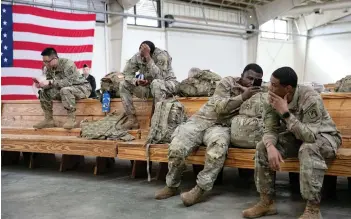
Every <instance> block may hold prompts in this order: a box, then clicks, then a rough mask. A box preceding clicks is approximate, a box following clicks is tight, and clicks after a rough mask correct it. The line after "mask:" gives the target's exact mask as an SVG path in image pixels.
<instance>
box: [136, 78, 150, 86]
mask: <svg viewBox="0 0 351 219" xmlns="http://www.w3.org/2000/svg"><path fill="white" fill-rule="evenodd" d="M137 84H138V85H140V86H147V85H149V84H150V82H149V81H148V80H142V79H138V80H137Z"/></svg>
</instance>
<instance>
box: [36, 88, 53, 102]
mask: <svg viewBox="0 0 351 219" xmlns="http://www.w3.org/2000/svg"><path fill="white" fill-rule="evenodd" d="M49 99H51V98H50V95H49V89H45V90H41V91H40V93H39V100H41V101H45V100H49Z"/></svg>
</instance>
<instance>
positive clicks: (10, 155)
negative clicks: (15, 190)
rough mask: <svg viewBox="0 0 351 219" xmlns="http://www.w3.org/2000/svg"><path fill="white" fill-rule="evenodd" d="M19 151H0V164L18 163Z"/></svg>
mask: <svg viewBox="0 0 351 219" xmlns="http://www.w3.org/2000/svg"><path fill="white" fill-rule="evenodd" d="M20 155H21V152H16V151H1V165H12V164H18V163H19V160H20Z"/></svg>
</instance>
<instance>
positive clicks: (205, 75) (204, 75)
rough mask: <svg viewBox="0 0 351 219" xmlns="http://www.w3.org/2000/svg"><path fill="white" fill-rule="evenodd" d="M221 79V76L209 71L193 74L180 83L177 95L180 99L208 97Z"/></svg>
mask: <svg viewBox="0 0 351 219" xmlns="http://www.w3.org/2000/svg"><path fill="white" fill-rule="evenodd" d="M221 79H222V77H221V76H219V75H218V74H216V73H214V72H211V71H209V70H201V71H199V72H194V73H193V74H191V77H189V78H187V79H185V80H183V81H182V82H181V83H180V85H179V95H180V96H182V97H210V96H212V95H213V93H214V91H215V90H216V87H217V84H218V83H219V81H220V80H221Z"/></svg>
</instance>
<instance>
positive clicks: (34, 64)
mask: <svg viewBox="0 0 351 219" xmlns="http://www.w3.org/2000/svg"><path fill="white" fill-rule="evenodd" d="M74 63H75V64H76V66H77V68H83V65H84V64H87V65H88V66H91V60H82V61H78V62H74ZM42 66H43V62H42V61H35V60H23V59H14V60H13V67H17V68H34V69H41V68H42Z"/></svg>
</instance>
